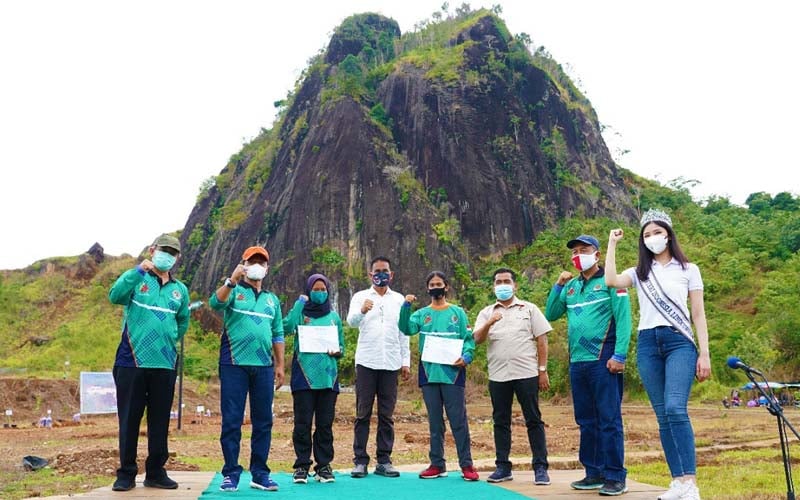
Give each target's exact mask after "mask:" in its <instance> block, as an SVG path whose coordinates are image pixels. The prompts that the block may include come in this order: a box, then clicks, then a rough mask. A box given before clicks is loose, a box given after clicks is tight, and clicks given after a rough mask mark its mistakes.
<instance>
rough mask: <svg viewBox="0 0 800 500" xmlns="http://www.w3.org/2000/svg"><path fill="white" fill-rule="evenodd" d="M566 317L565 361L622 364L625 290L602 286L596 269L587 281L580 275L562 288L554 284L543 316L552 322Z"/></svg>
mask: <svg viewBox="0 0 800 500" xmlns="http://www.w3.org/2000/svg"><path fill="white" fill-rule="evenodd" d="M564 313H566V314H567V334H568V337H569V360H570V362H571V363H577V362H581V361H598V360H601V361H605V360H607V359H609V358H611V359H613V360H615V361H618V362H620V363H624V362H625V360H626V359H627V357H628V346H629V345H630V341H631V302H630V298H629V297H628V290H627V289H626V288H612V287H608V286H606V282H605V271H604V270H603V268H600V269H599V270H598V272H596V273H595V274H594V276H592V277H591V278H589V279H588V280H585V279H583V275H578V276H577V277H576V278H572V279H571V280H570V281H568V282H567V283H566V284H564V286H561V285H558V284H556V285H554V286H553V289H552V290H550V296H549V297H547V306H546V307H545V311H544V315H545V317H546V318H547V319H548V320H549V321H555V320H557V319H558V318H560V317H561V316H563V315H564Z"/></svg>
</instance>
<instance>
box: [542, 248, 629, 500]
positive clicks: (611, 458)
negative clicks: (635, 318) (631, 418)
mask: <svg viewBox="0 0 800 500" xmlns="http://www.w3.org/2000/svg"><path fill="white" fill-rule="evenodd" d="M567 248H568V249H570V250H571V252H572V263H573V265H574V266H575V268H576V269H577V270H578V271H579V272H580V274H579V275H578V276H577V277H574V278H573V276H572V273H571V272H569V271H564V272H562V273H561V275H560V276H559V277H558V280H557V281H556V284H555V285H554V286H553V289H552V290H551V291H550V296H549V297H548V298H547V307H546V309H545V313H544V314H545V316H546V317H547V319H548V320H550V321H555V320H557V319H558V318H560V317H562V316H564V315H565V314H566V316H567V322H568V323H567V326H568V328H567V338H568V340H569V380H570V387H571V390H572V406H573V408H574V411H575V422H576V423H577V424H578V426H579V427H580V432H581V439H580V447H579V449H578V458H579V460H580V462H581V464H582V465H583V467H584V469H585V470H586V476H585V477H584V478H583V479H581V480H579V481H574V482H573V483H572V484H571V485H570V486H571V487H572V488H574V489H576V490H593V489H599V490H600V494H601V495H608V496H616V495H621V494H623V493H625V492H626V491H627V490H628V487H627V486H626V484H625V479H626V477H627V472H628V471H627V470H626V469H625V434H624V431H623V426H622V390H623V372H624V371H625V362H626V361H627V359H628V346H629V345H630V340H631V302H630V299H629V297H628V290H626V289H625V288H612V287H609V286H606V283H605V271H604V269H603V268H602V267H600V265H599V262H600V242H599V241H598V240H597V238H595V237H594V236H591V235H587V234H582V235H580V236H578V237H577V238H575V239H572V240H570V241H568V242H567Z"/></svg>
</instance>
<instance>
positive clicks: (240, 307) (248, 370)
mask: <svg viewBox="0 0 800 500" xmlns="http://www.w3.org/2000/svg"><path fill="white" fill-rule="evenodd" d="M268 268H269V252H267V250H266V249H265V248H263V247H259V246H254V247H250V248H248V249H247V250H245V251H244V253H243V254H242V262H241V263H240V264H238V265H237V266H236V268H235V269H234V270H233V272H232V273H231V276H230V278H227V279H226V280H225V283H224V284H223V285H222V286H221V287H219V288H218V289H217V290H216V291H215V292H214V293H213V294H211V298H210V300H209V302H208V303H209V305H210V306H211V308H212V309H215V310H217V311H223V312H224V318H223V320H224V326H223V330H222V338H221V341H220V347H219V382H220V410H221V413H222V430H221V432H220V437H219V442H220V445H221V446H222V456H223V457H224V459H225V464H224V465H223V466H222V476H223V480H222V484H221V485H220V490H222V491H237V490H238V489H239V478H240V476H241V474H242V466H241V465H239V448H240V442H241V439H242V422H243V420H244V405H245V400H246V399H247V396H248V394H249V396H250V420H251V422H252V425H253V430H252V435H251V437H250V474H251V481H250V487H251V488H256V489H259V490H267V491H277V489H278V484H277V483H276V482H275V481H273V480H272V479H271V478H270V469H269V466H268V465H267V460H268V458H269V449H270V446H271V443H272V399H273V396H274V389H275V387H280V386H281V385H283V378H284V364H283V351H284V343H283V319H282V317H281V304H280V301H279V300H278V297H276V296H275V294H273V293H271V292H269V291H267V290H264V289H263V288H262V281H263V279H264V277H265V276H266V275H267V270H268Z"/></svg>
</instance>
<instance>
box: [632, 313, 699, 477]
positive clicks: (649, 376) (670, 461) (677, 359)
mask: <svg viewBox="0 0 800 500" xmlns="http://www.w3.org/2000/svg"><path fill="white" fill-rule="evenodd" d="M636 362H637V363H638V364H639V375H640V376H641V377H642V384H644V388H645V390H646V391H647V396H648V397H649V398H650V404H651V405H652V406H653V410H654V411H655V412H656V419H657V420H658V432H659V434H660V436H661V446H662V447H663V448H664V455H665V456H666V457H667V465H668V466H669V470H670V473H671V474H672V477H681V476H685V475H687V474H695V473H696V472H697V467H696V463H695V449H694V430H693V429H692V423H691V422H690V421H689V412H688V410H687V403H688V402H689V392H690V391H691V389H692V382H693V381H694V375H695V372H696V367H697V348H696V347H695V346H694V344H693V343H692V342H691V341H690V340H689V339H687V338H686V337H684V336H683V335H682V334H680V333H679V332H678V331H677V330H675V329H674V328H671V327H668V326H659V327H656V328H650V329H647V330H640V331H639V341H638V345H637V353H636Z"/></svg>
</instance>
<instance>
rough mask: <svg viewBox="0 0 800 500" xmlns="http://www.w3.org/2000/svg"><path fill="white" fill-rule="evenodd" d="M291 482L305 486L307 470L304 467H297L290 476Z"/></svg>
mask: <svg viewBox="0 0 800 500" xmlns="http://www.w3.org/2000/svg"><path fill="white" fill-rule="evenodd" d="M292 482H294V483H300V484H306V483H308V469H306V468H305V467H298V468H296V469H295V470H294V474H292Z"/></svg>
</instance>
